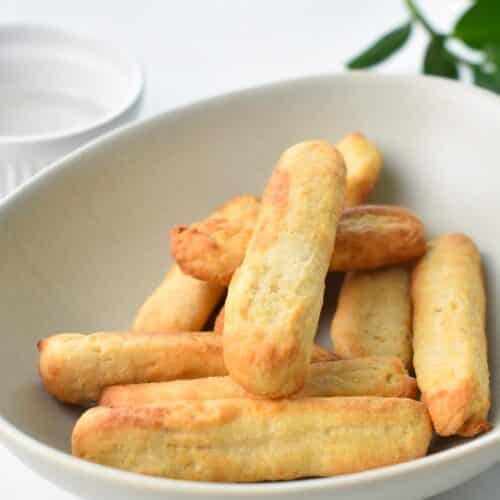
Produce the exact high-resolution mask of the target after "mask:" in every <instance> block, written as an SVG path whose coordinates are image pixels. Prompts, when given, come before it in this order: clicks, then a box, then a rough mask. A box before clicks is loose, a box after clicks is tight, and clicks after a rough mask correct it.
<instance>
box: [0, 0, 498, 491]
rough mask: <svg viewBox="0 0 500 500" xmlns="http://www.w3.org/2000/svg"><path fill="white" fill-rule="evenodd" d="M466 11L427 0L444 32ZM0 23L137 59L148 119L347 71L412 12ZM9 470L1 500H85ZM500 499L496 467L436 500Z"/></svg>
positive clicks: (393, 7) (315, 10)
mask: <svg viewBox="0 0 500 500" xmlns="http://www.w3.org/2000/svg"><path fill="white" fill-rule="evenodd" d="M466 3H467V2H466V1H463V0H440V2H436V1H431V0H420V5H421V6H422V8H423V9H424V10H425V9H427V10H428V12H429V16H430V17H431V19H432V20H433V21H434V22H435V24H436V25H437V27H442V28H443V29H445V28H447V27H448V26H449V24H450V23H451V22H452V21H453V19H454V18H455V16H456V15H457V14H458V13H459V12H460V9H461V8H463V6H464V5H466ZM0 19H1V21H2V22H14V21H15V22H30V23H50V24H53V25H56V26H61V27H64V28H67V29H73V30H75V31H80V32H83V33H87V34H89V35H94V36H96V37H98V38H100V39H103V40H110V41H111V42H112V43H113V44H116V45H119V46H122V47H123V48H124V49H126V50H129V51H131V52H132V53H134V54H135V55H136V56H137V57H138V58H139V60H140V61H141V62H142V64H143V67H144V70H145V74H146V91H145V96H144V100H143V106H142V109H141V112H140V116H139V117H140V118H141V117H146V116H150V115H153V114H156V113H158V112H160V111H162V110H166V109H169V108H173V107H175V106H177V105H179V104H182V103H186V102H189V101H192V100H195V99H199V98H201V97H207V96H210V95H214V94H219V93H221V92H226V91H228V90H234V89H237V88H241V87H246V86H251V85H255V84H259V83H264V82H269V81H274V80H279V79H283V78H290V77H296V76H300V75H308V74H313V73H325V72H335V71H341V70H342V66H343V63H344V61H345V60H346V59H348V58H349V57H350V56H352V55H353V54H354V53H355V52H356V51H358V50H359V49H361V48H363V47H364V46H365V45H366V44H367V42H369V41H370V40H372V39H373V38H374V37H376V36H378V35H380V34H381V33H382V32H383V31H384V30H385V29H389V28H391V27H393V26H395V25H397V24H398V23H399V22H402V21H403V20H404V19H405V11H404V10H403V7H402V2H401V1H400V0H378V1H376V2H375V1H373V0H349V1H345V0H177V1H175V0H166V1H161V0H156V1H154V0H150V1H148V2H146V1H138V0H129V1H127V0H107V1H103V0H86V1H85V2H68V1H67V0H44V1H40V0H2V1H1V2H0ZM424 43H425V36H424V35H423V33H420V32H419V33H416V34H415V36H414V37H413V40H412V42H411V44H410V45H409V46H408V47H407V48H405V49H404V51H403V52H402V53H401V54H399V55H397V56H396V57H395V58H394V59H393V60H391V61H389V62H387V63H385V64H384V65H383V66H382V67H380V69H377V71H381V72H391V73H409V72H410V73H415V72H418V71H419V68H420V64H421V60H422V59H421V53H422V50H423V47H424ZM0 470H1V471H2V480H1V481H0V499H2V500H3V499H5V500H10V499H17V498H20V499H21V498H22V499H27V498H37V500H70V499H73V500H74V499H75V498H76V497H74V496H73V495H69V494H67V493H66V492H64V491H62V490H60V489H58V488H56V487H55V486H53V485H51V484H50V483H48V482H47V481H45V480H44V479H41V478H39V477H38V476H36V475H35V474H33V473H32V472H31V471H30V470H29V469H28V468H26V467H25V466H24V465H23V464H21V463H20V462H19V461H18V460H17V459H16V458H15V457H13V456H12V455H11V454H10V453H9V452H8V451H7V450H6V449H5V448H4V447H3V446H2V445H0ZM499 490H500V465H497V466H495V467H494V468H492V469H490V470H489V471H487V472H485V473H483V474H482V475H480V476H479V477H477V478H476V479H473V480H472V481H470V482H468V483H466V484H464V485H462V486H461V487H459V488H456V489H454V490H451V491H449V492H447V493H444V494H442V495H439V496H437V497H435V500H452V499H454V500H466V499H472V498H474V499H475V500H489V499H493V498H497V497H498V491H499ZM403 497H404V492H402V498H403ZM103 500H105V499H103Z"/></svg>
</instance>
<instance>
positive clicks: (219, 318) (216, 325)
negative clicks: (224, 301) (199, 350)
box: [214, 306, 226, 334]
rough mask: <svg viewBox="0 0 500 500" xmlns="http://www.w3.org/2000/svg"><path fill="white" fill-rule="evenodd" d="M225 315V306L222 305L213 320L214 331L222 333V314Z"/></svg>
mask: <svg viewBox="0 0 500 500" xmlns="http://www.w3.org/2000/svg"><path fill="white" fill-rule="evenodd" d="M225 315H226V311H225V307H224V306H222V307H221V310H220V311H219V313H218V314H217V317H216V318H215V322H214V333H218V334H222V333H224V316H225Z"/></svg>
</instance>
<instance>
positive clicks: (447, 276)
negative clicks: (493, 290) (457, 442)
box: [412, 233, 491, 436]
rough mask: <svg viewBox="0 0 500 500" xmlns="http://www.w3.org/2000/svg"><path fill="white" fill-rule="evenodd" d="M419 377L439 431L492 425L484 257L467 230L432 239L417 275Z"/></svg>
mask: <svg viewBox="0 0 500 500" xmlns="http://www.w3.org/2000/svg"><path fill="white" fill-rule="evenodd" d="M412 295H413V303H414V316H413V318H414V319H413V333H414V338H413V347H414V351H415V354H414V360H413V362H414V365H415V372H416V374H417V381H418V385H419V387H420V390H421V391H422V395H423V399H424V401H425V403H426V405H427V407H428V408H429V413H430V415H431V418H432V422H433V423H434V428H435V429H436V432H437V433H438V434H440V435H442V436H449V435H451V434H459V435H461V436H474V435H476V434H478V433H480V432H483V431H485V430H488V429H490V427H491V425H490V424H489V423H488V411H489V408H490V389H489V372H488V361H487V353H486V351H487V347H486V334H485V323H486V319H485V314H486V299H485V292H484V285H483V276H482V271H481V257H480V255H479V251H478V249H477V248H476V246H475V244H474V243H473V242H472V241H471V240H470V238H468V237H467V236H465V235H463V234H458V233H450V234H446V235H443V236H440V237H438V238H436V239H434V240H432V241H431V242H430V243H429V248H428V251H427V254H426V255H425V257H423V258H422V260H421V261H420V262H419V263H418V265H417V267H416V268H415V271H414V274H413V285H412Z"/></svg>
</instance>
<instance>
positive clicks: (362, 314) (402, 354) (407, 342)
mask: <svg viewBox="0 0 500 500" xmlns="http://www.w3.org/2000/svg"><path fill="white" fill-rule="evenodd" d="M411 321H412V317H411V297H410V271H409V270H408V269H406V268H404V267H393V268H388V269H380V270H378V271H361V272H354V273H348V274H347V275H346V277H345V278H344V283H343V284H342V288H341V290H340V295H339V300H338V305H337V310H336V312H335V315H334V317H333V320H332V325H331V329H330V333H331V337H332V342H333V345H334V346H335V352H336V353H337V354H338V355H339V356H340V357H341V358H344V359H349V358H360V357H363V356H396V357H398V358H399V359H400V360H401V361H402V362H403V364H404V365H405V367H406V368H408V369H409V368H410V367H411V362H412V348H411Z"/></svg>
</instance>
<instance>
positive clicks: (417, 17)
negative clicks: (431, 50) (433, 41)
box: [405, 0, 438, 37]
mask: <svg viewBox="0 0 500 500" xmlns="http://www.w3.org/2000/svg"><path fill="white" fill-rule="evenodd" d="M405 4H406V8H407V9H408V10H409V12H410V14H411V17H412V18H413V20H414V21H416V22H418V23H420V24H421V25H422V27H423V28H424V29H425V31H427V33H429V35H431V36H432V37H435V36H438V33H437V31H436V30H435V29H434V28H433V27H432V26H431V25H430V24H429V21H427V19H426V18H425V17H424V16H423V14H422V13H421V12H420V10H419V9H418V7H417V6H416V4H415V2H414V1H413V0H405Z"/></svg>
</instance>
